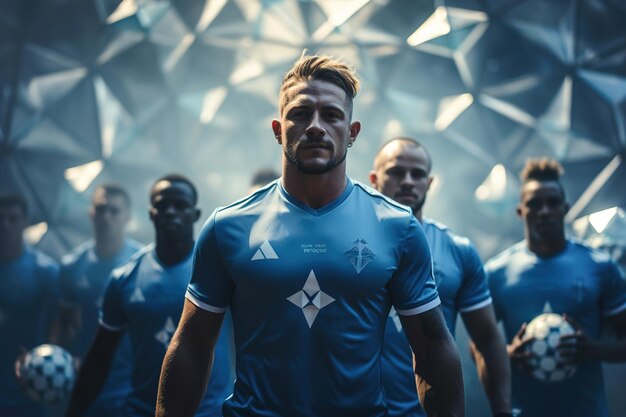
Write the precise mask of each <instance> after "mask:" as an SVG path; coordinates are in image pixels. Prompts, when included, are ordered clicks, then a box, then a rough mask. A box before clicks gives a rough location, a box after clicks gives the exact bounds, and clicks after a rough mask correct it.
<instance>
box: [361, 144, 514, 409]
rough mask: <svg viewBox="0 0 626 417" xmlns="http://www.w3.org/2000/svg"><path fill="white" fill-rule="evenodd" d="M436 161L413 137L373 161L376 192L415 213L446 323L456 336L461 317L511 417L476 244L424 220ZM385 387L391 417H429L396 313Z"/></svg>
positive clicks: (498, 401) (505, 370)
mask: <svg viewBox="0 0 626 417" xmlns="http://www.w3.org/2000/svg"><path fill="white" fill-rule="evenodd" d="M431 168H432V161H431V158H430V155H429V154H428V151H427V150H426V148H424V146H423V145H421V144H420V143H418V142H417V141H415V140H413V139H410V138H402V137H400V138H395V139H392V140H390V141H388V142H387V143H385V144H384V145H383V147H382V148H381V149H380V150H379V151H378V153H377V155H376V159H375V161H374V169H373V170H372V171H371V173H370V182H371V184H372V186H373V187H374V188H376V189H377V190H378V191H380V192H381V193H383V194H385V195H386V196H387V197H390V198H392V199H394V200H395V201H397V202H398V203H401V204H404V205H406V206H409V207H411V208H412V209H413V215H414V216H415V217H416V218H417V219H418V220H419V222H420V223H421V225H422V228H423V230H424V234H425V235H426V240H427V242H428V245H429V246H430V249H431V253H432V256H433V264H434V271H435V280H436V282H437V286H438V289H439V295H440V298H441V305H442V307H443V313H444V317H445V320H446V324H447V326H448V328H449V330H450V332H451V333H454V329H455V325H456V318H457V315H458V314H459V313H460V314H461V317H462V319H463V323H464V324H465V327H466V328H467V331H468V333H469V335H470V337H471V339H472V341H473V343H474V344H475V347H476V350H477V352H478V354H479V355H478V360H477V367H478V373H479V377H480V380H481V382H482V384H483V386H484V389H485V393H486V394H487V397H488V399H489V404H490V406H491V410H492V412H493V413H494V416H502V417H504V416H510V415H511V405H510V369H509V364H508V359H507V356H506V348H505V344H504V340H503V338H502V336H501V335H500V332H499V331H498V329H497V327H496V320H495V316H494V312H493V307H492V305H491V297H490V295H489V290H488V287H487V283H486V280H485V274H484V271H483V267H482V263H481V260H480V258H479V256H478V254H477V253H476V250H475V249H474V246H473V245H472V244H471V242H470V241H469V240H468V239H467V238H464V237H460V236H457V235H455V234H454V233H452V232H451V231H450V230H449V229H448V228H447V227H445V226H444V225H442V224H439V223H436V222H434V221H433V220H430V219H427V218H424V217H423V216H422V209H423V206H424V202H425V201H426V195H427V194H428V190H429V188H430V186H431V184H432V181H433V177H432V176H431ZM382 363H383V384H384V387H385V393H386V395H387V401H388V403H389V415H390V416H391V417H400V416H403V417H417V416H424V415H426V414H425V412H424V410H423V409H422V407H421V406H420V404H419V399H418V397H417V395H416V394H415V381H414V377H413V369H412V361H411V350H410V347H409V343H408V341H407V339H406V337H405V335H404V334H403V333H402V331H401V326H400V322H399V319H398V316H397V314H396V312H395V310H393V309H392V311H391V314H390V316H389V319H388V321H387V327H386V331H385V340H384V345H383V354H382Z"/></svg>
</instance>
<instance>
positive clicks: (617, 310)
mask: <svg viewBox="0 0 626 417" xmlns="http://www.w3.org/2000/svg"><path fill="white" fill-rule="evenodd" d="M624 310H626V303H624V304H622V305H621V306H619V307H617V308H614V309H613V310H609V311H605V312H604V315H605V316H614V315H616V314H617V313H621V312H622V311H624Z"/></svg>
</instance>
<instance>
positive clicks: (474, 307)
mask: <svg viewBox="0 0 626 417" xmlns="http://www.w3.org/2000/svg"><path fill="white" fill-rule="evenodd" d="M492 302H493V301H492V300H491V297H489V298H487V299H486V300H484V301H481V302H480V303H478V304H474V305H471V306H469V307H465V308H460V309H459V313H469V312H470V311H476V310H480V309H481V308H484V307H487V306H488V305H491V303H492Z"/></svg>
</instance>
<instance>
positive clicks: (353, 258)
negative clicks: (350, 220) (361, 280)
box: [344, 239, 376, 274]
mask: <svg viewBox="0 0 626 417" xmlns="http://www.w3.org/2000/svg"><path fill="white" fill-rule="evenodd" d="M353 243H354V247H353V248H352V249H350V250H347V251H345V252H344V255H346V258H348V260H349V261H350V263H351V264H352V266H353V267H354V269H356V273H357V274H360V273H361V271H362V270H363V268H365V267H366V266H367V265H368V264H369V263H370V262H372V261H373V260H374V258H375V257H376V255H375V254H374V252H372V251H371V250H370V248H369V247H368V246H367V241H366V240H365V239H357V240H355V241H354V242H353Z"/></svg>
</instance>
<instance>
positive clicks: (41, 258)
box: [26, 247, 59, 274]
mask: <svg viewBox="0 0 626 417" xmlns="http://www.w3.org/2000/svg"><path fill="white" fill-rule="evenodd" d="M26 251H27V252H29V253H30V256H32V259H33V262H34V264H35V267H36V268H37V269H39V270H42V271H44V272H48V273H51V274H56V273H57V272H58V271H59V264H58V263H57V261H55V260H54V259H52V258H51V257H50V256H48V255H46V254H45V253H43V252H42V251H40V250H39V249H36V248H32V247H27V249H26Z"/></svg>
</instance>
